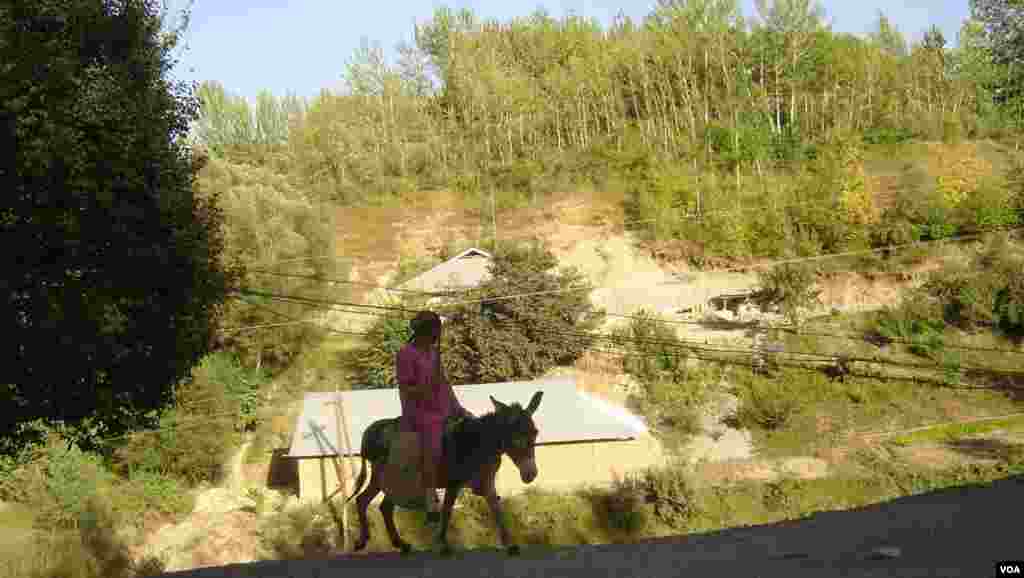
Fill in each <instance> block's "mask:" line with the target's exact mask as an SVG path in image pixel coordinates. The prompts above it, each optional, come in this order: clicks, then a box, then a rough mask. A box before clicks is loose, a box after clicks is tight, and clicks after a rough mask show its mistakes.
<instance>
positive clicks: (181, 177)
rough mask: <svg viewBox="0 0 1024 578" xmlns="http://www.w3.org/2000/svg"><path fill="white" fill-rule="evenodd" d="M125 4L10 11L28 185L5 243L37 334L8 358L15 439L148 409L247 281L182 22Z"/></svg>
mask: <svg viewBox="0 0 1024 578" xmlns="http://www.w3.org/2000/svg"><path fill="white" fill-rule="evenodd" d="M114 11H115V8H114V7H113V6H112V5H111V4H109V3H74V4H72V5H68V4H66V3H45V2H44V3H31V4H25V5H24V6H21V7H20V8H18V9H17V10H14V9H11V10H6V11H5V14H4V17H3V18H0V62H2V63H3V64H4V66H5V73H4V76H5V82H4V83H3V87H2V88H0V100H2V102H3V103H4V107H3V108H4V110H5V113H4V118H6V119H7V121H6V122H4V123H0V125H2V126H3V129H2V130H0V141H3V143H5V144H4V147H3V148H4V150H10V151H16V154H15V156H13V157H11V158H10V160H11V163H12V164H11V165H10V166H9V167H8V169H7V170H6V171H5V172H6V173H7V174H8V182H7V189H8V190H10V191H20V192H19V193H18V194H14V195H11V196H10V198H9V199H7V201H8V202H7V203H6V205H5V210H4V216H3V218H2V219H0V234H2V235H3V236H4V237H5V239H7V241H8V242H9V243H11V244H12V246H18V247H21V248H20V249H19V250H18V251H14V252H10V251H8V252H4V253H3V256H0V265H2V268H3V271H4V281H5V283H4V285H5V288H4V294H5V295H10V296H16V297H13V298H12V299H5V300H3V301H2V303H0V317H2V318H3V319H5V320H8V321H7V323H8V326H7V328H6V332H7V333H9V334H11V335H18V336H19V337H18V342H19V345H20V347H12V348H8V350H7V351H8V353H7V356H6V357H4V358H3V359H2V362H0V367H3V368H4V370H3V371H4V373H3V374H2V376H0V382H2V383H4V384H9V385H7V386H5V387H4V388H3V389H2V390H0V405H3V406H4V407H17V408H18V410H17V411H7V412H3V417H2V418H0V437H10V436H12V435H14V432H15V431H16V430H17V426H18V424H20V423H22V422H26V421H32V420H35V419H37V418H43V419H47V420H64V421H65V422H66V423H67V424H68V425H74V424H77V423H80V422H82V421H84V420H86V419H92V420H93V422H94V426H95V428H96V431H97V433H98V434H100V435H116V434H120V433H124V432H126V431H129V430H130V429H132V428H133V427H137V426H138V425H140V424H141V423H143V422H145V421H146V417H145V416H146V415H148V414H150V412H152V411H153V410H157V409H159V408H161V407H164V406H165V405H166V404H167V403H168V401H169V398H170V393H171V388H172V386H173V384H174V383H175V382H176V381H177V380H178V379H180V378H181V377H182V376H184V375H185V374H186V373H187V372H188V370H189V368H191V367H192V366H193V365H194V364H195V363H196V362H197V361H198V359H199V358H200V357H202V356H203V355H204V354H206V353H207V352H208V351H209V350H210V349H211V347H212V342H213V337H214V333H215V330H216V327H217V325H218V321H219V317H220V315H221V307H222V304H223V302H224V300H225V298H226V296H227V295H228V294H229V292H230V291H232V290H234V288H236V287H237V282H238V278H239V274H240V264H238V263H237V262H225V261H226V259H224V251H223V244H224V240H223V233H222V231H221V227H222V224H223V215H222V213H221V211H220V209H219V208H218V206H217V199H216V198H212V199H203V198H200V197H199V196H197V195H196V194H195V192H194V188H193V184H194V177H195V173H196V172H197V170H198V169H199V165H201V160H199V159H196V158H193V157H192V156H191V154H190V151H189V150H188V148H187V145H186V143H185V138H184V136H185V133H186V131H187V128H188V122H189V121H190V120H191V119H194V118H195V111H196V107H197V104H196V102H195V99H194V98H192V97H191V96H189V95H188V94H187V93H186V92H185V91H184V90H183V87H182V86H180V85H172V84H171V83H169V82H168V80H167V79H166V73H167V71H168V69H169V66H170V63H169V62H168V58H169V51H170V49H171V48H173V45H174V42H173V37H172V38H165V39H163V40H161V38H160V36H159V29H160V21H159V19H158V17H157V16H156V14H155V9H154V7H153V5H152V3H151V2H147V3H143V2H139V1H132V2H127V3H124V6H122V7H121V9H120V10H117V12H118V14H114ZM40 70H46V71H47V73H46V74H43V75H40ZM15 143H16V144H15ZM54 360H59V363H55V362H54ZM19 441H21V440H19ZM86 445H87V447H88V444H86Z"/></svg>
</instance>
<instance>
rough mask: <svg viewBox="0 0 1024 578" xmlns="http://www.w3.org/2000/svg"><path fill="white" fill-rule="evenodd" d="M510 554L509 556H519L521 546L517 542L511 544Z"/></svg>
mask: <svg viewBox="0 0 1024 578" xmlns="http://www.w3.org/2000/svg"><path fill="white" fill-rule="evenodd" d="M508 555H509V556H518V555H519V546H518V545H516V544H512V545H511V546H509V547H508Z"/></svg>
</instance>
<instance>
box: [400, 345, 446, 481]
mask: <svg viewBox="0 0 1024 578" xmlns="http://www.w3.org/2000/svg"><path fill="white" fill-rule="evenodd" d="M440 363H441V355H440V353H439V352H438V351H437V350H436V349H435V350H433V351H420V350H418V349H416V348H415V347H414V346H413V345H412V344H411V343H408V344H406V345H405V346H404V347H402V349H401V350H399V352H398V357H397V359H396V363H395V365H396V368H395V370H396V371H395V373H396V374H397V378H398V384H399V390H398V396H399V399H400V400H401V402H402V428H403V429H405V430H406V431H410V430H411V431H416V432H419V433H420V437H421V440H422V442H423V446H424V448H423V449H424V450H425V451H427V452H429V453H428V455H429V456H430V458H429V459H432V460H433V461H434V463H437V462H438V461H440V459H441V433H442V432H443V431H444V422H445V420H446V419H447V418H448V416H450V415H452V414H454V413H457V412H459V411H461V410H462V405H461V404H460V403H459V401H458V400H457V399H455V396H454V395H452V390H451V386H450V385H449V384H448V383H446V382H445V381H444V378H443V377H442V372H441V371H440ZM421 384H426V385H427V388H428V390H429V392H430V393H429V395H427V396H426V398H422V399H416V398H413V397H411V396H408V395H406V393H405V392H404V391H403V390H402V388H403V387H405V386H411V385H421Z"/></svg>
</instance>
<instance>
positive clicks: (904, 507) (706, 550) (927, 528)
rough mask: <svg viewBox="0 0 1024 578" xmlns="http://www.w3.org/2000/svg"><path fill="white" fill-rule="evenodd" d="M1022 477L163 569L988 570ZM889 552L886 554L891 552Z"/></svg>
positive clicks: (1006, 533) (774, 577)
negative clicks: (651, 521)
mask: <svg viewBox="0 0 1024 578" xmlns="http://www.w3.org/2000/svg"><path fill="white" fill-rule="evenodd" d="M1022 500H1024V478H1021V477H1018V478H1011V479H1008V480H1002V481H999V482H996V483H994V484H991V485H985V486H975V487H968V488H957V489H952V490H946V491H941V492H933V493H930V494H924V495H919V496H913V497H908V498H901V499H897V500H893V501H891V502H887V503H884V504H878V505H873V506H869V507H866V508H860V509H856V510H849V511H844V512H826V513H821V514H817V515H814V516H811V517H809V518H805V519H803V520H800V521H796V522H783V523H778V524H772V525H765V526H754V527H748V528H734V529H730V530H726V531H722V532H715V533H709V534H703V535H690V536H681V537H674V538H665V539H660V540H650V541H644V542H641V543H637V544H617V545H600V546H580V547H570V548H560V549H557V550H541V549H538V550H529V549H528V550H527V551H526V552H525V553H524V555H523V556H522V557H520V558H509V557H507V556H505V555H503V554H500V553H495V552H464V553H459V554H457V555H456V556H455V557H454V558H452V559H441V558H438V557H437V556H436V555H434V554H432V553H418V554H415V555H413V556H410V557H408V558H400V557H398V556H396V555H390V556H389V555H377V556H372V557H371V556H362V557H342V558H334V559H328V560H302V561H275V562H259V563H254V564H247V565H237V566H228V567H221V568H204V569H200V570H193V571H190V572H181V573H175V574H169V575H167V576H168V577H171V576H174V577H178V578H213V577H214V576H216V577H232V576H238V577H241V576H246V577H249V578H270V577H285V576H288V577H291V578H303V577H310V578H312V577H313V576H326V575H337V576H342V575H346V576H347V575H358V576H360V577H362V578H375V577H380V578H385V577H386V578H399V577H406V576H409V577H412V576H480V577H488V576H495V577H497V576H522V577H531V576H536V577H541V576H543V577H548V576H559V577H560V578H601V577H605V576H607V577H612V576H615V577H618V578H626V577H633V576H635V577H637V578H640V577H643V578H648V577H651V576H679V575H687V576H716V575H722V576H759V577H761V578H783V577H785V578H790V577H794V576H796V577H801V576H807V577H812V576H813V577H815V578H817V577H820V576H850V577H854V576H856V577H863V578H867V577H875V578H882V577H886V578H911V577H917V576H921V577H924V576H944V577H946V576H948V577H960V576H963V577H971V578H974V577H979V576H992V575H993V574H994V572H993V570H994V564H995V562H996V561H997V560H1006V559H1014V558H1016V559H1019V558H1021V556H1022V552H1024V551H1022V549H1021V546H1020V531H1019V516H1016V515H1014V514H1012V513H1008V512H1007V504H1019V503H1021V501H1022ZM893 556H894V557H893Z"/></svg>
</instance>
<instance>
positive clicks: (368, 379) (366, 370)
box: [347, 300, 447, 389]
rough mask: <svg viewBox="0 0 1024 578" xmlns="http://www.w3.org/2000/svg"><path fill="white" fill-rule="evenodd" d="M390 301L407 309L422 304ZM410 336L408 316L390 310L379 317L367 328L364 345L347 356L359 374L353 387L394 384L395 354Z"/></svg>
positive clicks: (377, 386) (375, 386) (377, 387)
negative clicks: (392, 312)
mask: <svg viewBox="0 0 1024 578" xmlns="http://www.w3.org/2000/svg"><path fill="white" fill-rule="evenodd" d="M391 304H392V305H393V306H396V307H397V306H400V307H402V308H406V309H416V308H419V307H420V306H422V304H421V303H420V302H419V300H417V301H412V300H404V301H402V300H394V301H392V303H391ZM410 337H412V330H411V329H410V328H409V318H408V316H405V315H398V314H391V313H389V314H387V315H383V316H381V317H378V318H377V320H376V321H374V323H373V324H372V325H371V326H370V327H369V329H367V330H366V337H365V343H366V346H364V347H360V348H356V349H353V350H352V351H351V352H350V353H349V355H348V357H347V360H348V363H349V364H350V366H351V367H352V368H353V369H354V370H355V371H356V372H357V375H358V376H359V377H358V379H357V380H356V381H355V383H356V384H358V385H356V386H355V387H359V388H368V389H379V388H390V387H397V385H398V382H397V381H396V377H395V357H396V356H397V355H398V351H399V350H400V349H401V348H402V347H403V346H405V344H406V343H408V342H409V338H410ZM445 353H446V354H447V351H446V352H445Z"/></svg>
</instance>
